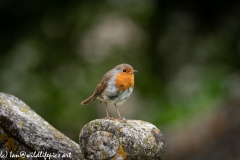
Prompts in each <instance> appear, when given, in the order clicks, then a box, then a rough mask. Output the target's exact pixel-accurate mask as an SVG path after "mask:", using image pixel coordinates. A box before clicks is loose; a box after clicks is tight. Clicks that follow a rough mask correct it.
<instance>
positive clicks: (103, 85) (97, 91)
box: [81, 71, 111, 105]
mask: <svg viewBox="0 0 240 160" xmlns="http://www.w3.org/2000/svg"><path fill="white" fill-rule="evenodd" d="M110 78H111V74H110V71H109V72H107V73H106V74H105V75H104V76H103V78H102V80H101V82H100V83H99V84H98V85H97V87H96V88H95V90H94V92H93V94H92V95H91V96H90V97H89V98H87V99H86V100H84V101H83V102H82V103H81V104H82V105H83V104H88V103H90V102H92V101H95V100H96V98H97V97H98V96H99V95H100V94H101V93H102V92H103V91H104V89H105V88H106V87H107V83H108V81H109V79H110Z"/></svg>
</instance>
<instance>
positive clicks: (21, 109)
mask: <svg viewBox="0 0 240 160" xmlns="http://www.w3.org/2000/svg"><path fill="white" fill-rule="evenodd" d="M20 111H22V112H23V113H26V112H28V109H27V108H25V107H20Z"/></svg>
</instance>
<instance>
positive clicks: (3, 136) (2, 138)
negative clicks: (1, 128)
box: [0, 134, 8, 141]
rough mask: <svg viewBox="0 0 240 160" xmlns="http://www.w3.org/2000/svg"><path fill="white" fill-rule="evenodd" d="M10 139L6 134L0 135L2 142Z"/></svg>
mask: <svg viewBox="0 0 240 160" xmlns="http://www.w3.org/2000/svg"><path fill="white" fill-rule="evenodd" d="M7 138H8V137H7V135H6V134H1V135H0V141H1V140H4V139H7Z"/></svg>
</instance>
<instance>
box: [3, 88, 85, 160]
mask: <svg viewBox="0 0 240 160" xmlns="http://www.w3.org/2000/svg"><path fill="white" fill-rule="evenodd" d="M0 107H1V109H0V153H6V152H8V153H10V152H11V151H12V152H13V153H16V154H18V153H20V152H21V151H26V153H30V152H31V153H32V152H34V151H43V152H45V151H47V152H48V153H54V154H59V155H63V154H65V155H66V156H68V157H67V158H66V157H65V158H62V157H61V158H56V159H78V160H82V159H84V158H83V156H82V153H81V150H80V147H79V145H78V144H77V143H75V142H73V141H72V140H70V139H69V138H68V137H66V136H65V135H64V134H62V133H61V132H59V131H58V130H56V129H55V128H54V127H52V126H51V125H50V124H49V123H48V122H46V121H45V120H44V119H43V118H41V117H40V116H39V115H37V114H36V113H35V112H34V111H33V110H32V109H31V108H30V107H29V106H27V105H26V104H25V103H24V102H22V101H21V100H19V99H18V98H16V97H14V96H12V95H8V94H4V93H1V92H0ZM69 155H70V156H69ZM8 156H9V155H8ZM69 157H70V158H69ZM1 159H4V158H2V157H1ZM16 159H17V158H16ZM27 159H34V158H27ZM35 159H41V158H35ZM51 159H54V158H51Z"/></svg>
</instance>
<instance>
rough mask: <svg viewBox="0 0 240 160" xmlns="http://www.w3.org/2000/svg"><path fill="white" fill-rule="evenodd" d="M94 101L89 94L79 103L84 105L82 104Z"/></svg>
mask: <svg viewBox="0 0 240 160" xmlns="http://www.w3.org/2000/svg"><path fill="white" fill-rule="evenodd" d="M92 101H94V100H93V96H90V97H89V98H87V99H86V100H84V101H82V103H81V105H84V104H89V103H90V102H92Z"/></svg>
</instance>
